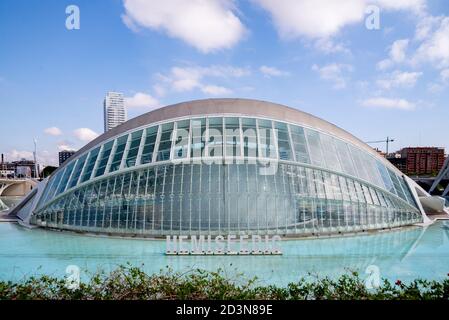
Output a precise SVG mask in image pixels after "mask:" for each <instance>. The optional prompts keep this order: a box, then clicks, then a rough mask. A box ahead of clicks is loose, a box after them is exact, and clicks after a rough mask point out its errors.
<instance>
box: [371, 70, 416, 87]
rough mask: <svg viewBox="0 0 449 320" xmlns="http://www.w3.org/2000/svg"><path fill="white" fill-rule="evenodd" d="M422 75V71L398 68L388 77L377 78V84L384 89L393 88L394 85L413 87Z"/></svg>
mask: <svg viewBox="0 0 449 320" xmlns="http://www.w3.org/2000/svg"><path fill="white" fill-rule="evenodd" d="M421 75H422V72H401V71H398V70H396V71H394V72H392V73H390V74H389V75H388V76H387V77H386V78H384V79H380V80H377V85H378V86H379V87H381V88H383V89H392V88H394V87H398V88H411V87H414V86H415V84H416V81H418V78H419V77H420V76H421Z"/></svg>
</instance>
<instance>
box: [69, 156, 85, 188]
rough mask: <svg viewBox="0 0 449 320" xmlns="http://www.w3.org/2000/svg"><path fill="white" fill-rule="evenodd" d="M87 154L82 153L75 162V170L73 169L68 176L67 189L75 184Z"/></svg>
mask: <svg viewBox="0 0 449 320" xmlns="http://www.w3.org/2000/svg"><path fill="white" fill-rule="evenodd" d="M86 158H87V154H85V155H83V156H82V157H80V158H79V159H78V162H77V163H76V166H75V170H74V171H73V174H72V177H71V178H70V182H69V186H68V188H67V189H70V188H72V187H74V186H75V185H76V183H77V182H78V179H79V177H80V174H81V170H83V167H84V162H85V161H86Z"/></svg>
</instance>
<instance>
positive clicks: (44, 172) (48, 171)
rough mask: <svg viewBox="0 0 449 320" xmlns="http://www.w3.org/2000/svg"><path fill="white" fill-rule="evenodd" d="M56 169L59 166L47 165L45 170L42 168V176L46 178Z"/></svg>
mask: <svg viewBox="0 0 449 320" xmlns="http://www.w3.org/2000/svg"><path fill="white" fill-rule="evenodd" d="M56 169H58V168H57V167H53V166H46V167H45V168H44V170H42V176H43V177H44V178H47V177H48V176H49V175H51V174H52V173H53V172H54V171H55V170H56Z"/></svg>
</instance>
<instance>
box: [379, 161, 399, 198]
mask: <svg viewBox="0 0 449 320" xmlns="http://www.w3.org/2000/svg"><path fill="white" fill-rule="evenodd" d="M376 164H377V169H378V170H379V173H380V177H381V178H382V181H383V182H384V188H385V189H386V190H388V191H389V192H391V193H396V192H395V190H394V185H393V182H392V181H391V178H390V175H389V174H388V171H387V168H385V166H384V165H383V164H382V163H380V161H376Z"/></svg>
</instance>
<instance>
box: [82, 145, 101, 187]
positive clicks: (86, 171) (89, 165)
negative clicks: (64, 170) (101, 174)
mask: <svg viewBox="0 0 449 320" xmlns="http://www.w3.org/2000/svg"><path fill="white" fill-rule="evenodd" d="M99 152H100V147H97V148H95V149H94V150H92V151H91V152H90V153H89V160H88V161H87V164H86V168H85V169H84V172H83V176H82V177H81V180H80V183H82V182H84V181H87V180H89V179H90V176H91V174H92V170H93V169H94V166H95V161H97V157H98V153H99Z"/></svg>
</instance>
